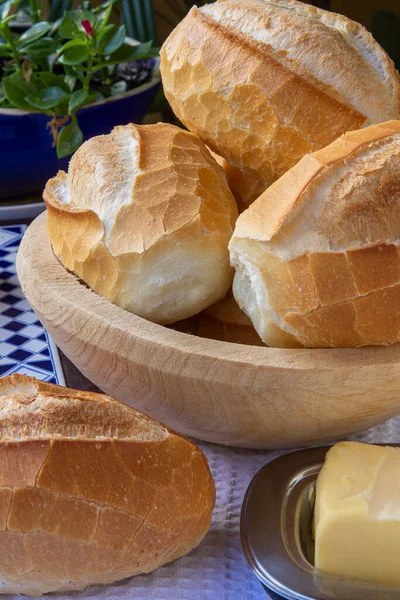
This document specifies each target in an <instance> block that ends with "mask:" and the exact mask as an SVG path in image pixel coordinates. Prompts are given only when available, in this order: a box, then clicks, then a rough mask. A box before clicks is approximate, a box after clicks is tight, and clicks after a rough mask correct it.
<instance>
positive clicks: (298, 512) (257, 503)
mask: <svg viewBox="0 0 400 600" xmlns="http://www.w3.org/2000/svg"><path fill="white" fill-rule="evenodd" d="M386 445H388V446H389V445H391V444H386ZM397 445H398V444H397ZM329 448H330V446H325V447H323V448H310V449H307V450H300V451H297V452H291V453H289V454H285V455H284V456H281V457H279V458H277V459H275V460H273V461H271V462H270V463H268V464H267V465H266V466H265V467H263V468H262V469H261V470H260V471H259V472H258V473H257V475H256V476H255V477H254V479H253V481H252V482H251V484H250V486H249V488H248V490H247V492H246V496H245V499H244V502H243V507H242V514H241V538H242V546H243V550H244V553H245V556H246V558H247V560H248V562H249V564H250V567H251V568H252V570H253V571H254V572H255V574H256V575H257V577H258V578H259V579H260V581H261V582H262V583H263V584H264V585H265V586H267V588H269V589H271V590H272V591H273V592H275V593H277V594H279V595H280V596H282V597H283V598H287V599H289V600H333V599H334V600H395V599H396V600H398V599H399V598H400V589H399V588H398V587H391V586H386V585H377V584H370V583H364V582H361V581H356V580H349V579H343V578H341V577H337V576H333V575H327V574H325V573H322V572H321V571H317V569H315V567H314V566H313V561H314V540H313V536H312V531H311V523H312V515H313V500H314V490H315V483H316V479H317V475H318V473H319V471H320V469H321V467H322V465H323V462H324V460H325V455H326V453H327V452H328V450H329ZM399 562H400V557H399Z"/></svg>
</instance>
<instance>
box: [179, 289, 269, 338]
mask: <svg viewBox="0 0 400 600" xmlns="http://www.w3.org/2000/svg"><path fill="white" fill-rule="evenodd" d="M172 327H173V329H175V330H177V331H182V332H183V333H190V334H192V335H197V336H199V337H203V338H206V339H209V340H219V341H221V342H230V343H232V344H245V345H247V346H263V345H264V344H263V343H262V341H261V339H260V337H259V335H258V334H257V332H256V330H255V329H254V326H253V323H252V322H251V320H250V319H249V317H248V316H247V315H245V314H244V312H243V311H242V310H240V308H239V306H238V305H237V302H236V300H235V298H234V297H233V293H232V290H229V292H228V293H227V295H226V296H225V298H223V299H222V300H220V301H219V302H217V303H216V304H213V306H210V307H209V308H207V309H206V310H203V311H202V312H201V313H199V314H198V315H195V316H194V317H191V318H190V319H185V320H184V321H179V322H178V323H174V325H173V326H172Z"/></svg>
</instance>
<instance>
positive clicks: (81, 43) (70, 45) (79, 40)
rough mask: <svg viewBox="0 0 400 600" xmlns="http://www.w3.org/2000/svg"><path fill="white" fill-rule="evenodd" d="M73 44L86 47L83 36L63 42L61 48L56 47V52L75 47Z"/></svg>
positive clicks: (60, 52)
mask: <svg viewBox="0 0 400 600" xmlns="http://www.w3.org/2000/svg"><path fill="white" fill-rule="evenodd" d="M75 46H85V47H86V40H85V39H84V38H75V39H74V40H69V42H67V43H66V44H64V46H61V48H58V50H57V52H58V53H59V54H62V53H63V52H65V51H66V50H69V49H70V48H75Z"/></svg>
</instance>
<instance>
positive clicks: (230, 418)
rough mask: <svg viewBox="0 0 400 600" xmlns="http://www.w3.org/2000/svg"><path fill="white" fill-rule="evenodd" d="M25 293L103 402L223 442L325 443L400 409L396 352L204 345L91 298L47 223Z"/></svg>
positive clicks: (30, 236) (28, 255)
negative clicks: (57, 251) (59, 253)
mask: <svg viewBox="0 0 400 600" xmlns="http://www.w3.org/2000/svg"><path fill="white" fill-rule="evenodd" d="M17 268H18V275H19V277H20V281H21V284H22V289H23V290H24V293H25V295H26V297H27V298H28V300H29V302H30V303H31V305H32V307H33V309H34V310H35V312H36V313H37V315H38V316H39V318H40V319H41V321H42V322H43V324H44V325H45V327H46V328H47V329H48V330H49V331H50V333H51V334H52V335H53V337H54V340H55V341H56V343H57V345H58V346H59V347H60V348H61V349H62V351H63V352H64V353H65V354H66V355H67V356H68V357H69V358H70V359H71V361H72V362H73V363H74V364H75V365H76V366H77V367H78V368H79V369H80V371H82V373H84V375H86V377H87V378H88V379H90V380H91V381H93V382H94V383H95V384H96V385H97V386H99V387H100V388H101V389H102V390H104V391H105V392H106V393H107V394H110V395H112V396H114V397H115V398H118V399H119V400H122V401H123V402H126V403H127V404H130V405H131V406H134V407H135V408H137V409H139V410H141V411H144V412H146V413H150V414H151V415H153V416H154V417H156V418H157V419H159V420H160V421H163V422H164V423H165V424H166V425H169V426H170V427H172V428H174V429H176V430H177V431H179V432H181V433H184V434H187V435H190V436H194V437H197V438H200V439H202V440H207V441H211V442H216V443H219V444H228V445H232V446H242V447H248V448H283V447H289V446H300V445H305V444H311V443H316V442H322V441H327V440H332V439H334V438H337V437H340V436H344V435H348V434H351V433H354V432H356V431H360V430H362V429H366V428H368V427H370V426H372V425H375V424H377V423H379V422H381V421H384V420H385V419H388V418H389V417H392V416H393V415H395V414H396V413H398V412H400V345H399V344H398V345H393V346H387V347H382V346H381V347H371V348H362V349H335V350H329V349H326V350H306V349H304V350H287V349H277V348H266V347H257V346H245V345H241V344H233V343H227V342H221V341H215V340H210V339H203V338H200V337H197V336H194V335H188V334H186V333H182V332H179V331H174V330H171V329H168V328H166V327H163V326H161V325H156V324H154V323H150V322H149V321H145V320H144V319H141V318H139V317H137V316H136V315H133V314H131V313H128V312H126V311H124V310H122V309H121V308H118V307H117V306H114V305H113V304H111V303H110V302H108V301H107V300H104V299H103V298H101V297H99V296H97V295H96V294H95V293H93V292H92V291H91V290H90V289H88V288H87V287H85V286H84V285H82V283H80V282H79V280H78V279H77V278H76V277H75V276H74V275H72V274H71V273H69V272H68V271H66V270H65V269H64V267H63V266H62V265H61V264H60V263H59V262H58V260H57V259H56V258H55V256H54V255H53V252H52V249H51V246H50V243H49V240H48V237H47V233H46V216H45V215H41V216H39V217H38V218H37V219H36V220H35V221H34V222H33V223H32V225H31V226H30V227H29V229H28V230H27V232H26V234H25V236H24V239H23V241H22V243H21V247H20V250H19V253H18V259H17Z"/></svg>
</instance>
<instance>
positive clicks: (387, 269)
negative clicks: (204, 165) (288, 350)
mask: <svg viewBox="0 0 400 600" xmlns="http://www.w3.org/2000/svg"><path fill="white" fill-rule="evenodd" d="M399 168H400V121H392V122H388V123H383V124H380V125H373V126H370V127H368V128H366V129H362V130H360V131H352V132H349V133H346V134H345V135H343V136H342V137H341V138H339V139H338V140H336V141H335V142H333V143H332V144H331V145H330V146H328V147H326V148H324V149H323V150H320V151H319V152H315V153H314V154H311V155H307V156H305V157H304V158H303V159H302V160H301V161H300V162H299V163H298V164H297V165H296V166H295V167H293V168H292V169H291V170H290V171H288V172H287V173H285V175H284V176H283V177H281V178H280V179H279V180H278V181H277V182H276V183H275V184H273V185H272V186H271V187H270V188H269V189H268V190H266V191H265V192H264V194H262V196H261V197H260V198H259V199H258V200H257V201H256V202H255V203H254V204H253V205H252V206H251V207H250V208H249V209H248V210H247V211H246V212H244V213H243V214H242V215H241V216H240V217H239V219H238V222H237V226H236V229H235V233H234V236H233V238H232V241H231V244H230V251H231V260H232V264H233V265H234V266H235V268H236V269H237V273H236V275H235V281H234V291H235V297H236V299H237V301H238V303H239V305H240V306H241V307H242V309H243V310H245V312H247V314H249V315H250V316H251V317H252V320H253V322H254V323H255V326H256V329H257V331H258V333H259V334H260V336H261V338H262V339H263V341H264V342H265V343H268V344H269V345H272V341H273V342H274V344H275V345H278V346H280V345H282V346H287V345H289V346H292V345H303V346H308V347H354V346H364V345H371V344H389V343H395V342H397V341H398V340H399V336H400V318H399V315H398V299H399V298H400V258H399V251H400V246H399V239H400V218H399V214H400V213H399V203H400V176H399V172H400V171H399ZM279 332H281V334H282V335H281V336H280V335H279Z"/></svg>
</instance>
